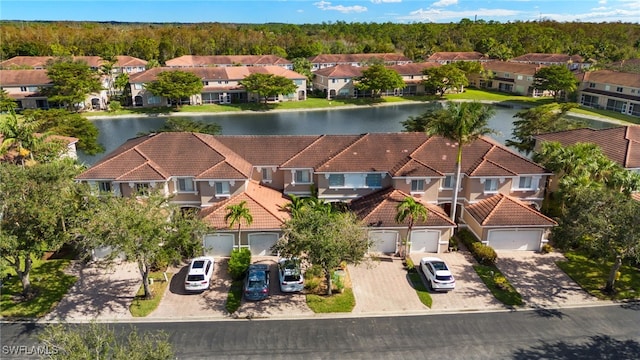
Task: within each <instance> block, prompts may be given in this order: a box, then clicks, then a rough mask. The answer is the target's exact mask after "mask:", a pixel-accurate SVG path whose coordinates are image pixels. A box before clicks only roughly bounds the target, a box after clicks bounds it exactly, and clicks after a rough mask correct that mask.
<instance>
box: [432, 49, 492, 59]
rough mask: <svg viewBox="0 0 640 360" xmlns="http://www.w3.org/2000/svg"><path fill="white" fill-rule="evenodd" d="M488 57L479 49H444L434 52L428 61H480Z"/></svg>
mask: <svg viewBox="0 0 640 360" xmlns="http://www.w3.org/2000/svg"><path fill="white" fill-rule="evenodd" d="M486 59H488V57H486V56H485V55H484V54H482V53H480V52H477V51H453V52H446V51H442V52H435V53H433V54H432V55H431V56H429V57H428V58H427V61H474V60H475V61H480V60H486Z"/></svg>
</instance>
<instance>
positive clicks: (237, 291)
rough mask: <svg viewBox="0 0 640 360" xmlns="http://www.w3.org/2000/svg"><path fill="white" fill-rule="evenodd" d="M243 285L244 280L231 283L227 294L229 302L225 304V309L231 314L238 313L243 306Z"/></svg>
mask: <svg viewBox="0 0 640 360" xmlns="http://www.w3.org/2000/svg"><path fill="white" fill-rule="evenodd" d="M242 285H243V283H242V280H235V281H234V282H232V283H231V288H230V289H229V293H228V294H227V302H226V303H225V304H224V308H225V309H227V311H228V312H229V314H233V313H234V312H236V311H237V310H238V308H240V305H241V304H242Z"/></svg>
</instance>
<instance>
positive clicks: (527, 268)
mask: <svg viewBox="0 0 640 360" xmlns="http://www.w3.org/2000/svg"><path fill="white" fill-rule="evenodd" d="M564 259H565V258H564V256H563V255H562V254H560V253H557V252H552V253H549V254H540V253H536V252H533V251H499V252H498V262H497V266H498V268H499V269H500V271H501V272H502V273H503V274H504V275H505V276H506V277H507V279H508V280H509V282H510V283H511V284H512V285H513V286H514V287H515V288H516V290H518V292H519V293H520V295H522V300H523V301H524V303H525V305H526V306H531V307H549V306H566V305H577V304H584V303H593V302H595V301H597V299H596V298H594V297H593V296H591V295H589V294H587V293H586V292H585V291H584V290H582V288H581V287H580V286H578V285H577V284H576V283H575V282H574V281H573V280H572V279H571V278H570V277H569V276H568V275H567V274H565V273H564V271H562V270H561V269H560V268H559V267H558V266H557V265H556V264H555V262H556V261H558V260H564Z"/></svg>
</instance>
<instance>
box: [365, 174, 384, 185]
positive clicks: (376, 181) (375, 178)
mask: <svg viewBox="0 0 640 360" xmlns="http://www.w3.org/2000/svg"><path fill="white" fill-rule="evenodd" d="M365 185H366V186H367V187H369V188H379V187H382V174H367V177H366V179H365Z"/></svg>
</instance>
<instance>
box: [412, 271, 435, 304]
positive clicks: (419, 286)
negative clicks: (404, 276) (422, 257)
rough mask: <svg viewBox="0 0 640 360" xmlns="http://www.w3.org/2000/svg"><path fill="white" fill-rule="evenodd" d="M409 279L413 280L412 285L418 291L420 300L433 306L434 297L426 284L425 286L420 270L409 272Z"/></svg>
mask: <svg viewBox="0 0 640 360" xmlns="http://www.w3.org/2000/svg"><path fill="white" fill-rule="evenodd" d="M408 276H409V280H411V285H413V288H414V289H415V290H416V293H418V298H419V299H420V301H421V302H422V303H423V304H425V305H426V306H428V307H431V304H433V299H431V294H429V290H428V289H427V287H426V286H424V282H423V281H422V277H421V276H422V275H420V273H419V272H417V271H414V272H410V273H409V274H408Z"/></svg>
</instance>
